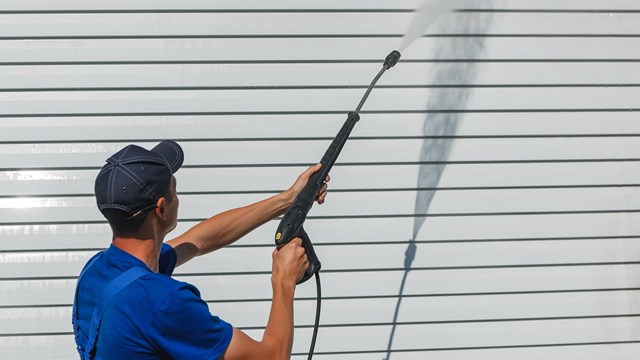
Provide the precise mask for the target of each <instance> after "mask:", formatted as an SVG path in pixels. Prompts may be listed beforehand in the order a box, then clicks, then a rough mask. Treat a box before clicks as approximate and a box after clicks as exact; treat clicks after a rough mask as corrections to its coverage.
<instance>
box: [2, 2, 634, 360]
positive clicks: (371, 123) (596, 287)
mask: <svg viewBox="0 0 640 360" xmlns="http://www.w3.org/2000/svg"><path fill="white" fill-rule="evenodd" d="M418 5H419V1H417V0H393V1H383V0H340V1H338V0H335V1H293V0H274V1H262V0H253V1H252V0H215V1H204V0H182V1H176V2H169V1H161V0H157V1H151V0H148V1H145V0H136V1H131V0H113V1H109V2H104V1H100V2H98V1H93V0H92V1H87V0H82V1H81V0H75V1H72V0H68V1H55V2H51V1H44V0H21V1H8V0H0V184H2V186H0V358H2V359H21V360H23V359H72V358H76V357H77V356H76V353H75V347H74V344H73V336H72V332H71V325H70V315H71V303H72V293H73V289H74V286H75V281H76V277H77V274H78V272H79V269H80V268H81V266H82V265H83V263H84V262H85V261H86V260H87V259H88V258H89V257H90V256H91V255H92V254H93V253H95V252H96V251H97V250H99V249H102V248H104V247H106V246H108V244H109V240H110V232H109V231H108V227H107V226H106V224H105V223H104V221H103V219H102V218H101V216H100V214H99V213H98V211H97V210H96V209H95V205H94V200H93V198H92V186H93V179H94V176H95V175H96V172H97V169H99V168H100V167H101V166H102V164H103V162H104V160H105V158H106V157H108V155H110V154H111V153H113V152H115V151H117V150H118V149H120V148H121V147H122V146H124V145H126V144H128V143H131V142H135V143H139V144H141V145H144V146H151V145H152V144H153V143H155V142H157V141H159V140H161V139H164V138H171V139H175V140H177V141H179V142H180V143H181V144H182V145H183V147H184V149H185V151H186V161H185V166H184V167H183V169H182V170H180V172H179V173H178V189H179V193H180V196H181V213H180V224H179V226H178V229H177V230H176V232H180V231H184V230H185V229H187V228H188V227H189V226H191V225H193V224H194V223H195V222H197V221H198V220H199V219H203V218H206V217H208V216H210V215H212V214H214V213H216V212H218V211H222V210H225V209H228V208H230V207H235V206H240V205H243V204H246V203H249V202H252V201H254V200H258V199H261V198H263V197H265V196H268V195H270V194H272V193H275V192H277V191H279V190H282V189H284V188H286V187H287V186H289V185H290V183H291V181H292V180H293V179H294V177H295V176H296V175H297V174H298V173H299V172H300V171H302V170H303V169H304V168H305V167H306V166H307V165H309V164H311V163H314V162H316V161H318V160H319V159H320V156H321V155H322V153H323V152H324V150H325V148H326V147H327V146H328V144H329V142H330V139H331V138H332V137H333V136H334V134H335V133H336V132H337V130H338V128H339V127H340V126H341V124H342V123H343V121H344V119H345V117H346V113H347V112H348V111H350V110H352V109H354V108H355V106H356V105H357V102H358V101H359V100H360V98H361V96H362V94H363V93H364V89H365V88H366V86H367V85H368V84H369V82H370V81H371V79H372V78H373V76H374V75H375V74H376V73H377V71H378V70H379V69H380V66H381V62H382V60H383V59H384V57H385V56H386V55H387V54H388V53H389V52H390V51H391V50H393V49H394V48H396V47H397V46H398V44H399V43H400V39H401V37H402V34H403V33H404V31H405V30H406V28H407V24H408V23H409V22H410V21H411V19H412V17H413V13H412V11H413V9H415V8H416V7H417V6H418ZM468 5H469V8H475V10H473V11H471V10H467V11H462V12H458V13H456V14H454V15H451V16H449V17H447V18H446V20H445V21H441V22H439V23H438V24H437V25H436V26H435V27H434V28H432V29H431V31H430V32H429V33H428V35H427V36H425V37H422V38H421V39H419V40H418V41H416V42H415V43H414V44H413V45H412V46H411V47H410V48H409V49H408V50H407V51H405V52H404V53H403V57H402V60H401V62H400V63H399V64H398V65H397V66H396V67H395V68H393V69H391V70H390V71H388V72H387V73H386V74H385V75H384V76H383V77H382V79H381V81H380V83H379V86H378V87H377V88H375V89H374V91H373V93H372V95H371V97H370V99H369V100H368V102H367V104H366V105H365V107H364V108H363V111H362V113H361V118H362V120H361V121H360V122H359V123H358V125H357V126H356V128H355V129H354V132H353V135H352V139H351V140H350V142H349V143H347V145H346V147H345V149H344V151H343V153H342V155H341V157H340V158H339V160H338V163H337V164H336V166H335V168H334V170H333V171H332V181H331V190H332V192H331V194H330V197H329V199H328V201H327V203H326V204H325V205H323V206H316V207H314V208H313V209H312V213H311V218H310V219H309V220H308V221H307V225H306V227H307V231H308V232H309V233H310V235H311V237H312V239H313V240H314V242H315V244H316V251H317V252H318V254H319V256H320V258H321V260H322V262H323V271H322V274H323V277H322V279H323V281H322V282H323V295H324V297H325V298H324V302H323V313H322V318H321V329H320V334H319V339H318V343H317V347H316V351H317V355H316V356H315V358H316V359H356V360H358V359H381V358H388V359H393V360H403V359H437V360H439V359H563V360H570V359H581V360H585V359H636V358H637V356H638V353H639V352H640V321H639V319H640V267H639V265H640V254H639V250H640V245H638V240H639V238H640V193H639V192H638V189H640V167H639V166H638V162H640V146H638V137H640V121H639V119H638V116H637V114H636V111H637V110H640V105H639V102H640V100H639V99H640V46H639V45H640V40H639V38H640V31H639V30H638V29H639V28H638V24H639V23H640V4H638V2H637V1H636V0H607V1H605V0H502V1H495V2H491V1H483V2H480V1H470V3H469V4H468ZM478 9H484V10H483V11H478ZM469 24H475V25H476V26H475V27H474V26H467V25H469ZM445 35H446V36H445ZM447 49H448V50H450V51H449V52H447V51H446V50H447ZM474 49H475V50H474ZM443 55H449V56H448V57H443ZM456 74H463V75H464V76H460V77H456ZM439 100H443V101H444V102H442V101H440V102H438V101H439ZM433 174H435V175H433ZM416 199H418V201H417V200H416ZM416 202H418V204H419V205H416ZM425 204H426V205H425ZM276 225H277V223H276V222H271V223H269V224H267V225H265V226H263V227H262V228H260V229H258V230H256V231H255V232H254V233H252V234H250V235H248V236H247V237H246V238H245V239H243V240H241V241H240V242H239V243H238V244H237V245H236V246H232V247H229V248H228V249H225V250H222V251H220V252H218V253H215V254H211V255H209V256H206V257H203V258H200V259H197V260H194V261H193V262H192V263H190V264H188V265H185V266H184V267H183V268H179V269H177V274H176V277H177V278H178V279H180V280H184V281H188V282H191V283H193V284H195V285H196V286H198V287H199V288H200V289H201V291H202V294H203V297H204V299H205V300H207V301H208V302H209V303H210V306H211V310H212V312H214V313H216V314H219V315H220V316H221V317H223V318H225V319H227V320H228V321H230V322H232V323H233V324H234V325H236V326H238V327H240V328H243V329H245V330H246V331H247V332H249V333H250V334H252V335H254V336H256V337H260V335H261V332H262V329H263V326H264V324H265V323H266V319H267V312H268V308H269V301H268V300H269V298H270V285H269V271H270V252H271V247H272V241H273V240H272V239H273V233H274V230H275V227H276ZM414 228H415V229H416V230H415V232H416V233H415V234H414ZM414 247H415V250H416V252H415V259H414V260H413V261H409V260H410V259H408V260H405V252H406V251H407V250H408V249H412V248H414ZM314 296H315V289H314V286H313V284H312V281H311V282H309V283H307V284H305V285H303V286H301V287H300V288H299V289H298V292H297V297H298V300H297V301H296V324H297V326H296V341H295V344H294V353H295V354H296V355H295V356H294V359H302V358H306V355H305V354H306V351H307V349H308V345H309V339H310V334H311V324H312V323H313V313H314V305H315V302H314Z"/></svg>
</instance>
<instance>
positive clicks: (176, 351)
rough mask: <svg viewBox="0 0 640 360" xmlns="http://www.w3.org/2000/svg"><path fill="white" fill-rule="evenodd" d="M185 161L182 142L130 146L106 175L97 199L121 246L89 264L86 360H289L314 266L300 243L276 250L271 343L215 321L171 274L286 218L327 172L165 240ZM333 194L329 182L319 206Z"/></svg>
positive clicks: (77, 316) (83, 335) (79, 340)
mask: <svg viewBox="0 0 640 360" xmlns="http://www.w3.org/2000/svg"><path fill="white" fill-rule="evenodd" d="M183 159H184V155H183V151H182V149H181V148H180V146H179V145H178V144H177V143H175V142H173V141H169V140H165V141H162V142H161V143H159V144H158V145H157V146H155V147H154V148H153V149H151V150H146V149H144V148H142V147H139V146H136V145H129V146H127V147H125V148H124V149H122V150H120V151H119V152H117V153H116V154H114V155H113V156H111V157H110V158H109V159H108V160H107V163H106V164H105V165H104V167H103V168H102V170H101V171H100V173H99V174H98V176H97V177H96V182H95V195H96V201H97V204H98V208H99V209H100V211H101V212H102V214H103V215H104V216H105V217H106V218H107V220H108V222H109V224H110V225H111V228H112V230H113V239H112V243H111V246H110V247H109V248H108V249H107V250H105V251H102V252H100V253H98V254H97V255H95V256H94V257H93V258H92V259H91V260H89V261H88V262H87V265H85V267H84V269H83V271H82V273H81V275H80V277H79V280H78V285H77V288H76V298H75V301H74V311H73V325H74V326H73V327H74V334H75V337H76V344H77V345H78V351H79V353H80V355H81V358H82V359H102V360H105V359H119V360H122V359H135V360H139V359H225V360H232V359H288V358H289V357H290V356H291V349H292V345H293V298H294V292H295V286H296V282H297V281H298V279H300V278H301V277H302V275H303V274H304V272H305V270H306V268H307V267H308V262H307V257H306V255H305V252H304V249H303V248H302V246H301V240H300V239H294V240H293V241H291V242H290V243H289V244H287V245H285V246H283V247H282V248H281V249H279V250H274V251H273V255H272V258H273V265H272V274H271V283H272V288H273V301H272V304H271V312H270V315H269V320H268V323H267V326H266V329H265V331H264V335H263V338H262V340H261V341H256V340H253V339H252V338H250V337H249V336H247V335H246V334H245V333H243V332H242V331H241V330H238V329H236V328H234V327H232V326H231V325H230V324H228V323H227V322H225V321H224V320H222V319H220V318H218V317H216V316H213V315H211V314H210V312H209V310H208V306H207V304H206V303H205V302H204V301H203V300H202V299H201V297H200V293H199V291H198V289H196V288H195V287H194V286H193V285H190V284H188V283H184V282H180V281H177V280H175V279H173V278H171V274H172V272H173V269H174V268H175V267H176V266H179V265H181V264H184V263H185V262H187V261H189V260H190V259H192V258H193V257H195V256H199V255H203V254H206V253H209V252H211V251H213V250H217V249H220V248H222V247H224V246H226V245H229V244H231V243H233V242H234V241H236V240H238V239H239V238H241V237H242V236H244V235H245V234H247V233H248V232H250V231H251V230H253V229H255V228H256V227H258V226H260V225H261V224H264V223H265V222H267V221H269V220H271V219H273V218H274V217H276V216H278V215H281V214H283V213H284V211H285V210H286V209H287V208H288V207H289V206H290V205H291V204H292V202H293V199H294V198H295V197H296V195H297V194H298V193H299V192H300V191H301V190H302V188H303V187H304V185H305V184H306V182H307V181H308V179H309V177H310V176H311V174H313V173H314V172H315V171H318V170H319V168H320V166H321V164H317V165H315V166H312V167H310V168H308V169H307V170H306V171H305V172H303V173H302V174H301V175H300V176H299V177H298V179H297V180H296V181H295V183H294V184H293V185H292V186H291V188H289V189H288V190H286V191H284V192H282V193H280V194H278V195H275V196H273V197H270V198H268V199H265V200H262V201H259V202H257V203H254V204H251V205H248V206H245V207H241V208H237V209H232V210H229V211H226V212H223V213H221V214H218V215H216V216H214V217H212V218H209V219H207V220H205V221H202V222H201V223H199V224H197V225H196V226H194V227H193V228H191V229H189V230H188V231H187V232H186V233H184V234H183V235H180V236H178V237H177V238H175V239H172V240H169V241H166V242H164V238H165V235H167V234H168V233H169V232H170V231H171V230H173V229H174V228H175V226H176V223H177V218H178V205H179V200H178V197H177V195H176V178H175V177H174V176H173V174H174V173H175V172H176V171H177V170H178V169H179V168H180V166H181V165H182V162H183ZM326 180H327V181H328V180H329V179H328V178H327V179H326ZM325 196H326V184H325V186H324V187H323V189H322V190H321V192H320V194H319V196H318V198H317V199H316V200H317V201H318V203H320V204H321V203H323V202H324V199H325Z"/></svg>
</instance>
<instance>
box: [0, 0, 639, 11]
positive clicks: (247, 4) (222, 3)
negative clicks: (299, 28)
mask: <svg viewBox="0 0 640 360" xmlns="http://www.w3.org/2000/svg"><path fill="white" fill-rule="evenodd" d="M0 4H2V7H3V8H5V9H7V10H78V9H94V10H102V9H127V10H136V9H148V10H157V9H167V10H169V9H195V10H197V9H213V10H216V9H222V10H225V9H246V10H254V9H258V10H259V9H265V10H271V9H280V10H283V11H287V10H290V9H303V10H304V9H407V10H410V9H415V8H417V7H418V6H419V5H420V4H421V1H420V0H396V1H394V2H393V4H391V3H389V2H388V1H386V0H370V1H367V2H366V3H364V2H362V1H358V0H326V1H325V0H323V1H310V2H304V3H300V2H296V1H291V0H277V1H270V2H269V3H265V2H263V1H261V0H243V1H238V0H215V1H208V0H188V1H181V2H180V3H158V2H155V1H136V2H131V1H126V0H114V1H112V2H109V4H108V6H105V3H103V2H100V1H84V0H65V1H61V2H60V4H59V5H58V4H57V5H56V6H55V7H54V6H51V3H49V2H47V1H46V0H25V1H21V2H20V3H13V2H11V1H6V0H5V1H3V2H2V3H0ZM635 5H637V3H636V2H635V1H633V0H609V1H607V2H606V5H603V3H602V1H601V0H560V1H558V0H502V1H501V4H500V8H505V9H543V10H549V9H551V10H553V9H574V10H580V9H611V10H613V9H636V8H637V7H636V6H635ZM496 7H497V6H496Z"/></svg>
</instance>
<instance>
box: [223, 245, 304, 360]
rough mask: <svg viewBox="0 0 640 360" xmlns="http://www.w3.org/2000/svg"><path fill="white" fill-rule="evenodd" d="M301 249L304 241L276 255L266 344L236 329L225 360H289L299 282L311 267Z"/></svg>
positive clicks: (285, 248) (284, 247) (274, 254)
mask: <svg viewBox="0 0 640 360" xmlns="http://www.w3.org/2000/svg"><path fill="white" fill-rule="evenodd" d="M301 245H302V240H300V239H299V238H296V239H293V240H292V241H291V242H289V243H288V244H286V245H284V246H283V247H282V248H281V249H280V250H274V252H273V265H272V266H273V269H272V273H271V286H272V287H273V301H272V303H271V312H270V313H269V321H268V322H267V327H266V328H265V330H264V335H263V337H262V341H256V340H253V339H252V338H251V337H249V336H248V335H247V334H245V333H244V332H242V331H241V330H238V329H236V328H234V329H233V336H232V337H231V343H230V344H229V347H228V348H227V350H226V352H225V354H224V356H223V357H222V358H223V359H224V360H286V359H289V358H290V357H291V349H292V347H293V298H294V293H295V288H296V282H297V281H298V279H300V278H301V277H302V275H303V274H304V272H305V271H306V269H307V267H308V266H309V262H308V260H307V255H306V254H305V251H304V248H303V247H302V246H301Z"/></svg>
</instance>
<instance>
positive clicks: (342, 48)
mask: <svg viewBox="0 0 640 360" xmlns="http://www.w3.org/2000/svg"><path fill="white" fill-rule="evenodd" d="M398 40H399V39H393V38H392V39H389V38H377V39H373V38H372V39H367V40H366V41H363V40H362V39H353V38H351V39H350V38H345V39H339V38H326V39H318V41H309V39H295V38H294V39H242V38H241V39H187V40H171V39H162V40H160V39H144V40H136V39H118V40H91V39H86V40H31V41H29V40H28V41H22V40H7V41H2V42H0V51H2V57H1V58H0V64H5V65H7V64H11V65H19V64H20V63H39V64H43V65H44V64H47V63H52V62H149V61H154V62H188V61H196V60H197V61H207V62H213V61H216V62H234V61H243V62H246V61H258V62H261V61H320V60H322V61H337V60H340V61H342V60H353V61H363V60H367V61H368V60H377V59H380V61H382V60H383V59H384V57H385V56H386V55H387V54H388V53H389V52H390V51H391V50H393V49H395V48H397V47H398V46H399V41H398ZM459 41H460V40H459V39H455V38H442V39H435V38H422V39H419V40H417V41H416V42H415V43H414V44H413V45H412V46H411V47H410V48H409V49H407V51H405V52H404V54H403V57H402V58H403V59H404V60H405V61H407V60H413V61H417V60H425V59H434V58H436V57H435V54H434V53H433V52H432V51H431V49H432V48H433V47H434V46H435V44H436V43H438V44H442V45H440V46H443V47H449V48H450V47H451V46H452V45H451V44H455V43H456V42H459ZM636 43H637V41H636V38H596V39H592V38H589V39H585V38H527V39H521V38H493V39H491V40H489V41H487V42H486V48H485V53H486V58H488V59H514V60H516V59H518V60H545V59H546V60H549V59H554V60H556V59H583V60H587V59H591V60H596V59H627V60H633V59H638V58H639V57H640V50H638V49H637V47H635V46H633V45H634V44H636ZM514 48H518V49H519V51H518V52H514V51H513V49H514ZM451 56H452V59H459V60H469V58H468V54H465V53H464V52H461V54H452V55H451ZM43 59H46V60H43Z"/></svg>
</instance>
